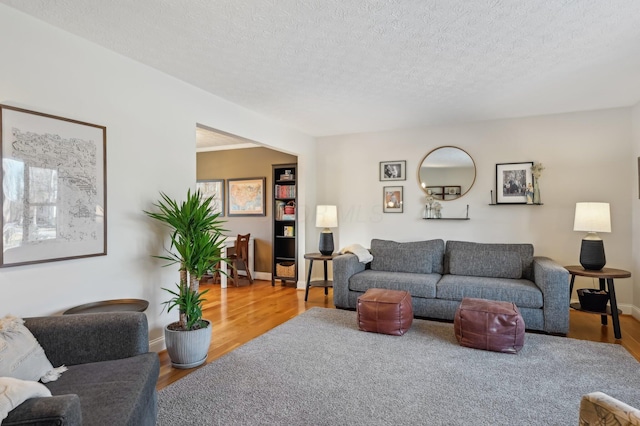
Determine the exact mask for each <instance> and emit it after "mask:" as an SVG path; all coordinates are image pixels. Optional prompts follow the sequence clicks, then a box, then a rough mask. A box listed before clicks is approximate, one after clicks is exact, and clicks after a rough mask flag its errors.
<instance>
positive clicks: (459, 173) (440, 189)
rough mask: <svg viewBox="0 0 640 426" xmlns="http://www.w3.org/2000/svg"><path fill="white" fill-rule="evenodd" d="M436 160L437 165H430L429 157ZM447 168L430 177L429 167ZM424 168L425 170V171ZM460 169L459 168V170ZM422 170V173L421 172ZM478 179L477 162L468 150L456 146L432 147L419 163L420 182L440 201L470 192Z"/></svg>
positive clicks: (426, 192)
mask: <svg viewBox="0 0 640 426" xmlns="http://www.w3.org/2000/svg"><path fill="white" fill-rule="evenodd" d="M429 156H431V160H430V161H431V162H433V161H435V162H436V163H437V167H429V165H428V164H429V162H428V161H427V159H428V158H429ZM429 168H432V169H447V171H445V172H434V173H435V176H434V173H431V177H429V174H428V169H429ZM423 169H424V171H423ZM458 169H459V170H458ZM421 172H422V173H421ZM475 181H476V163H475V161H473V157H471V155H469V153H468V152H467V151H465V150H464V149H462V148H458V147H456V146H450V145H445V146H439V147H437V148H435V149H432V150H431V151H429V152H428V153H427V155H425V156H424V157H423V158H422V161H420V164H418V184H419V185H420V188H422V190H423V191H424V192H425V194H427V195H429V194H430V195H432V196H433V197H434V199H436V200H438V201H453V200H457V199H458V198H460V197H462V196H463V195H465V194H466V193H468V192H469V190H470V189H471V187H473V184H474V183H475Z"/></svg>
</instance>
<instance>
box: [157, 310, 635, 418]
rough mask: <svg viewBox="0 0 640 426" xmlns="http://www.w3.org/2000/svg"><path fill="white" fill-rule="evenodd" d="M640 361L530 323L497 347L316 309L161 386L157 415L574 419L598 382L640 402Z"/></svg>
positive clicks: (435, 329) (444, 331)
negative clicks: (512, 342) (507, 350)
mask: <svg viewBox="0 0 640 426" xmlns="http://www.w3.org/2000/svg"><path fill="white" fill-rule="evenodd" d="M214 339H215V336H214ZM639 366H640V364H639V363H638V362H637V361H636V360H635V359H634V358H633V357H632V356H631V355H630V354H629V353H628V352H627V351H626V350H625V349H624V348H622V347H621V346H619V345H613V344H606V343H594V342H587V341H581V340H575V339H569V338H565V337H556V336H547V335H541V334H532V333H527V334H526V339H525V346H524V348H523V349H522V350H521V351H520V353H519V354H517V355H508V354H499V353H494V352H486V351H481V350H476V349H469V348H464V347H461V346H459V345H458V343H457V341H456V339H455V336H454V333H453V325H452V324H449V323H440V322H433V321H425V320H414V322H413V325H412V327H411V329H410V330H409V332H407V334H405V335H404V336H401V337H397V336H387V335H381V334H374V333H365V332H362V331H359V330H358V327H357V321H356V313H355V312H350V311H342V310H336V309H326V308H313V309H311V310H309V311H307V312H305V313H304V314H302V315H300V316H298V317H296V318H293V319H292V320H290V321H288V322H286V323H284V324H282V325H280V326H279V327H276V328H274V329H273V330H271V331H269V332H268V333H266V334H264V335H262V336H260V337H258V338H256V339H254V340H252V341H250V342H249V343H247V344H245V345H244V346H241V347H240V348H238V349H236V350H234V351H233V352H230V353H229V354H227V355H225V356H224V357H221V358H220V359H218V360H216V361H214V362H213V363H211V364H209V365H207V366H205V367H202V368H200V369H199V370H197V371H194V372H193V373H191V374H190V375H188V376H187V377H185V378H183V379H181V380H179V381H177V382H175V383H173V384H172V385H169V386H168V387H166V388H165V389H163V390H161V391H160V393H159V401H158V406H159V407H158V409H159V414H158V424H159V425H234V424H245V425H253V424H260V425H577V424H578V411H579V406H580V397H581V396H582V395H583V394H586V393H589V392H593V391H601V392H605V393H607V394H609V395H611V396H614V397H616V398H618V399H620V400H623V401H625V402H626V403H628V404H630V405H632V406H635V407H640V371H639V369H638V367H639Z"/></svg>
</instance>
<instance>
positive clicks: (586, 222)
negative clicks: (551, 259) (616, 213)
mask: <svg viewBox="0 0 640 426" xmlns="http://www.w3.org/2000/svg"><path fill="white" fill-rule="evenodd" d="M573 230H574V231H587V235H585V236H584V238H583V239H582V245H581V247H580V264H581V265H582V267H583V268H584V269H587V270H592V271H599V270H600V269H602V268H603V267H604V265H606V263H607V260H606V257H605V255H604V243H603V242H602V239H601V238H600V237H599V236H598V234H597V232H611V213H610V210H609V203H576V216H575V219H574V222H573Z"/></svg>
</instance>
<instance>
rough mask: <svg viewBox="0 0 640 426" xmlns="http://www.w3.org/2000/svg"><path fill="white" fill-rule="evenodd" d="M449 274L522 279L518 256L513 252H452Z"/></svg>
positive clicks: (520, 263)
mask: <svg viewBox="0 0 640 426" xmlns="http://www.w3.org/2000/svg"><path fill="white" fill-rule="evenodd" d="M449 273H450V274H451V275H466V276H474V277H489V278H514V279H519V278H522V262H521V260H520V254H519V253H517V252H515V251H489V250H473V251H466V250H452V251H451V253H450V255H449Z"/></svg>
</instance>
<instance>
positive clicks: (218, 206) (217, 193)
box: [196, 179, 224, 216]
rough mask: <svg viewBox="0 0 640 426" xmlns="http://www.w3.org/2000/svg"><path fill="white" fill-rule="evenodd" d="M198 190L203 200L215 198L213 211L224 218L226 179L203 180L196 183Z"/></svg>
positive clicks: (212, 203) (212, 206) (212, 202)
mask: <svg viewBox="0 0 640 426" xmlns="http://www.w3.org/2000/svg"><path fill="white" fill-rule="evenodd" d="M196 189H198V190H200V193H201V194H202V197H203V199H206V198H209V197H213V199H212V200H211V210H212V211H213V213H218V214H219V215H220V216H224V179H203V180H198V181H196Z"/></svg>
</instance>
